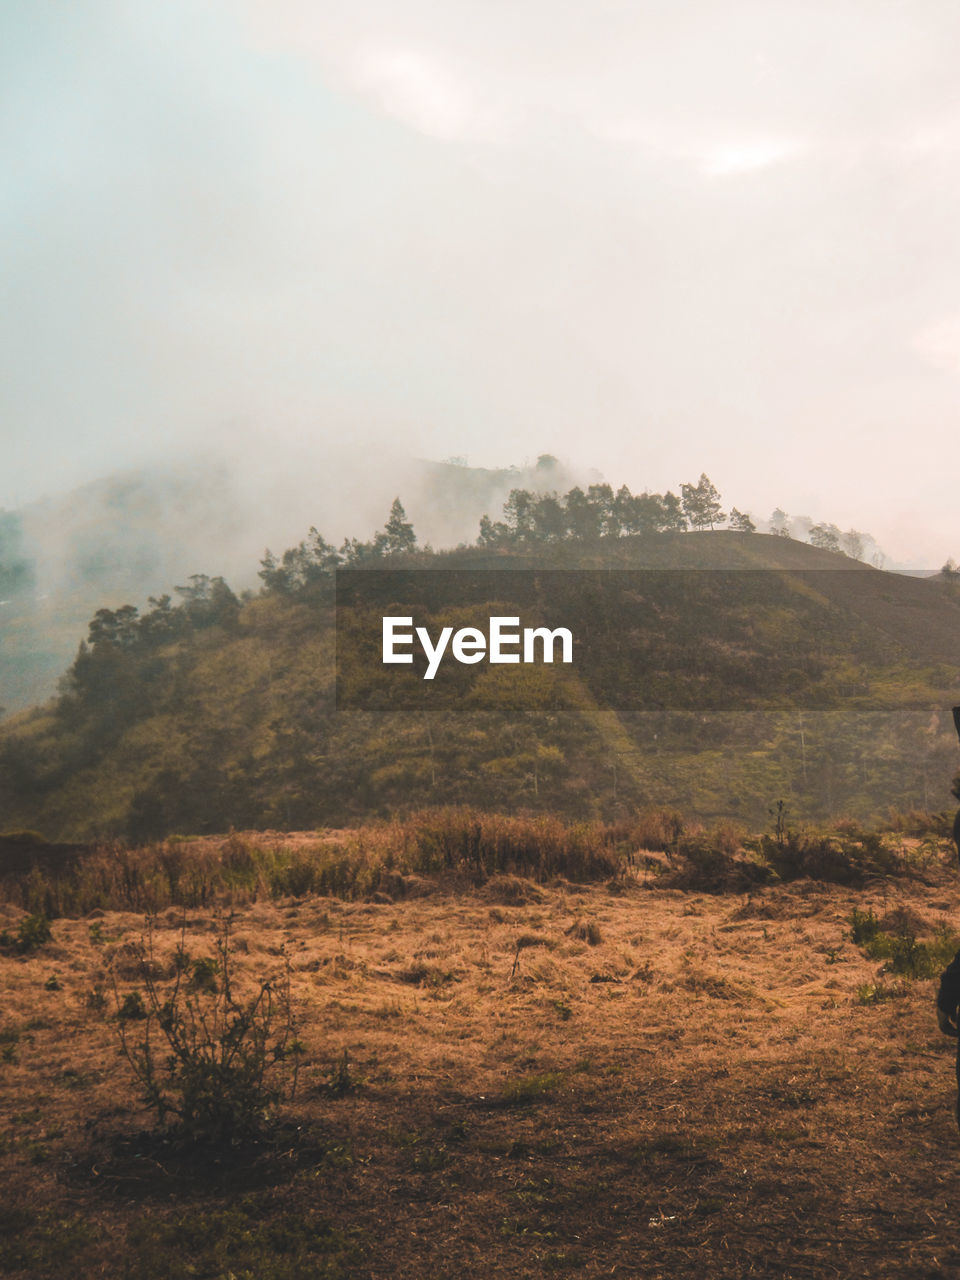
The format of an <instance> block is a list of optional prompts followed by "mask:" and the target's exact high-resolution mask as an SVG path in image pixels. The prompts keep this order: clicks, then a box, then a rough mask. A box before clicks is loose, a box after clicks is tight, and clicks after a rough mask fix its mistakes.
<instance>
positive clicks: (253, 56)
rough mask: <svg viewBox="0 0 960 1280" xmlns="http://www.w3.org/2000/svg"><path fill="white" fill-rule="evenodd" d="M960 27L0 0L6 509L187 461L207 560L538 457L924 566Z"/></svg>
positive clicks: (959, 122)
mask: <svg viewBox="0 0 960 1280" xmlns="http://www.w3.org/2000/svg"><path fill="white" fill-rule="evenodd" d="M958 23H960V14H958V12H957V11H956V9H955V7H954V6H951V5H949V4H947V3H945V2H943V3H940V2H938V3H929V2H927V3H918V4H915V5H912V6H910V7H909V8H908V7H906V6H903V5H901V4H895V3H892V2H880V3H876V2H872V3H870V4H866V3H850V4H846V5H844V6H841V7H838V6H828V5H825V4H809V3H800V2H799V0H796V2H795V3H789V2H787V3H783V4H778V5H769V4H759V3H741V2H739V0H738V2H733V3H723V4H720V5H717V4H710V5H706V4H695V3H690V4H684V5H682V6H674V7H673V8H672V9H670V8H665V7H664V6H662V5H655V4H653V3H628V2H626V0H607V2H603V3H598V4H595V5H590V6H585V5H582V4H573V3H569V2H563V0H560V2H558V0H551V3H549V4H547V3H546V2H545V0H517V3H514V4H512V5H509V6H506V5H498V4H490V3H489V0H487V2H486V3H480V2H479V0H446V3H444V4H442V5H441V4H438V3H429V2H427V0H410V2H409V3H405V4H403V5H395V4H388V3H386V0H382V2H374V0H351V3H349V4H347V3H339V2H337V3H334V2H332V0H318V2H316V3H311V4H306V3H301V2H299V0H271V3H270V4H267V3H254V2H253V0H251V2H249V3H245V4H241V3H230V4H227V3H225V2H223V3H217V2H215V0H211V2H203V0H167V2H165V3H164V4H162V5H156V4H148V3H146V0H121V2H111V3H107V2H106V0H87V3H84V4H83V5H81V6H50V5H44V4H35V3H31V2H29V0H11V3H8V4H6V5H4V6H3V11H2V15H0V85H2V88H0V94H2V100H0V145H2V147H3V152H4V172H5V180H4V184H3V189H2V192H0V237H2V242H3V249H4V253H3V263H4V266H3V285H4V288H3V297H4V299H5V302H4V306H3V311H2V316H0V351H2V355H0V360H2V362H3V368H2V377H0V386H2V391H0V422H2V424H3V425H2V426H0V433H2V441H0V442H2V446H3V450H2V458H3V462H2V466H0V506H2V507H6V508H21V507H23V508H26V507H28V506H31V505H32V504H35V503H36V502H37V501H39V500H40V499H42V498H43V497H44V496H45V495H46V496H47V497H49V498H51V500H52V499H53V498H54V497H55V495H57V494H64V493H66V492H68V491H70V490H72V489H74V488H75V487H76V486H79V485H84V484H88V483H90V482H93V481H95V480H97V479H98V478H99V477H103V476H108V475H113V474H115V473H117V472H123V471H124V470H127V469H129V468H135V467H141V466H149V467H151V468H161V469H162V468H163V467H174V468H179V467H181V466H187V467H188V468H189V465H190V463H189V459H190V458H194V457H196V456H197V452H198V450H199V451H201V452H202V451H207V454H210V453H212V454H213V455H214V456H215V457H217V458H219V459H223V460H224V464H225V465H226V466H227V467H228V470H229V473H230V476H231V481H230V484H231V485H232V486H234V487H235V489H236V492H237V493H238V494H239V495H240V496H241V498H242V502H241V506H240V512H241V514H240V515H239V516H238V517H237V523H236V526H235V528H234V529H233V531H232V533H230V534H229V537H228V541H229V539H230V538H232V539H233V543H232V545H233V548H234V552H235V555H234V556H233V558H232V560H231V563H230V564H224V566H223V569H224V571H226V572H228V573H229V572H230V571H231V570H233V569H234V568H235V565H239V563H240V562H241V561H243V562H245V563H246V562H248V552H249V551H250V550H251V549H253V548H256V549H257V550H258V551H262V547H261V546H260V545H259V544H260V542H261V541H262V539H263V537H264V535H265V534H267V533H270V537H271V539H272V538H273V536H274V535H273V533H271V532H270V531H271V530H273V531H276V541H277V543H278V544H280V543H282V541H283V540H284V538H286V539H287V540H288V541H289V540H293V541H295V540H296V539H297V538H299V537H300V536H302V535H303V532H305V526H308V525H309V524H319V525H326V526H327V527H326V528H325V530H324V531H325V532H327V536H329V537H333V538H338V537H339V536H341V534H342V533H346V532H351V533H352V532H354V531H355V532H357V533H358V534H364V533H366V532H369V530H370V528H371V527H375V526H377V525H379V524H380V523H382V519H383V515H384V514H385V513H383V512H382V510H381V509H380V508H381V506H382V499H383V497H385V496H387V497H392V496H393V494H394V493H395V492H397V491H400V490H402V489H403V488H404V487H405V486H404V485H401V484H400V483H399V481H400V480H401V479H403V478H404V477H405V476H407V475H408V474H409V473H410V468H414V469H415V463H414V461H413V460H415V459H418V458H419V459H423V458H434V459H442V458H444V457H447V456H449V455H459V456H465V457H467V458H468V459H469V460H470V462H471V463H473V464H476V465H479V466H485V467H498V466H500V467H502V466H507V465H509V464H512V463H522V462H523V461H524V460H525V459H535V458H536V456H537V455H538V454H539V453H542V452H551V453H555V454H558V455H561V456H563V457H564V458H566V459H568V460H569V463H570V466H571V468H572V472H573V473H577V474H580V473H583V474H586V473H587V472H588V471H589V470H590V469H592V468H595V469H596V470H598V471H599V472H601V473H603V474H604V475H605V476H606V478H608V479H609V480H611V481H612V482H613V483H614V484H619V483H622V482H626V483H628V484H629V485H630V486H631V487H632V488H633V489H635V490H642V489H644V488H647V487H649V488H651V489H654V490H663V489H666V488H668V487H672V488H676V487H677V485H678V484H679V483H680V482H681V481H682V480H684V479H695V478H696V477H697V476H698V475H699V474H700V472H701V471H706V472H707V473H708V474H709V475H710V477H711V479H712V480H713V481H714V483H715V484H717V485H718V487H719V488H720V490H721V492H722V493H723V494H724V496H725V499H726V501H727V502H728V504H730V503H732V504H735V505H736V506H738V507H739V508H740V509H741V510H749V511H751V512H753V513H754V515H755V516H757V517H763V516H765V515H768V514H769V512H770V511H771V510H772V508H773V507H774V506H780V507H782V508H783V509H784V510H786V511H789V512H803V513H806V514H808V515H809V516H810V517H811V518H812V519H814V520H827V521H832V522H834V523H836V524H837V525H839V526H840V527H841V528H848V527H851V526H855V527H857V528H860V529H867V530H869V531H870V532H871V533H873V534H874V536H875V537H876V538H877V540H878V541H879V543H880V544H881V545H882V546H883V547H884V549H885V550H887V551H888V553H889V554H890V555H891V556H892V557H893V558H894V559H895V560H897V561H899V562H901V563H909V564H913V565H918V566H924V565H925V566H928V567H937V566H939V565H940V564H941V563H942V562H943V561H944V560H945V559H946V557H947V556H948V555H954V556H958V555H960V546H958V544H957V540H956V532H955V528H954V520H953V518H952V493H951V484H952V475H951V472H952V468H951V467H950V466H949V465H948V459H949V457H950V454H949V452H948V445H949V444H951V443H952V437H953V425H954V411H955V410H954V406H955V404H956V399H957V394H958V390H960V311H958V304H957V297H958V290H957V283H958V280H957V277H958V268H960V246H958V243H957V238H956V234H955V228H956V225H957V221H958V213H960V208H958V204H960V170H958V166H957V158H958V152H960V97H958V88H957V79H956V74H955V68H956V54H957V50H958V36H960V32H958ZM185 460H186V461H185ZM310 467H315V468H316V469H317V472H318V476H317V481H316V486H315V488H314V487H312V486H311V485H310V484H309V483H308V482H307V481H308V479H309V478H310ZM321 473H322V474H321ZM381 481H382V484H381ZM314 499H316V501H315V500H314ZM407 501H408V507H410V508H415V499H414V494H413V491H412V490H411V494H410V495H409V497H408V499H407ZM197 502H198V503H199V502H200V495H197ZM411 514H414V515H417V516H418V517H419V520H418V526H419V527H422V528H424V529H427V530H429V528H430V524H431V518H430V513H429V511H421V512H419V513H418V512H416V511H415V509H414V510H412V511H411ZM325 516H328V517H329V519H328V520H327V519H325ZM191 519H194V520H196V521H199V522H200V523H201V524H202V519H203V513H202V511H199V510H198V511H196V512H193V514H192V516H191ZM434 524H435V525H436V528H434V529H433V531H432V532H431V536H432V537H434V538H439V537H441V536H442V537H446V536H448V535H452V534H453V533H454V532H455V530H453V529H451V528H448V527H447V526H446V525H444V522H443V521H442V520H440V519H439V518H438V519H436V520H435V521H434ZM48 532H49V535H50V539H51V541H50V544H49V545H50V547H51V548H53V547H55V545H56V544H55V532H56V531H54V530H52V529H51V530H49V531H48ZM60 532H61V535H62V536H63V537H65V538H66V537H67V531H66V528H65V527H64V528H63V529H61V531H60ZM222 532H224V531H223V530H220V531H219V533H222ZM219 533H218V538H217V540H216V542H217V546H218V547H219V543H220V540H219ZM211 538H212V534H211ZM212 545H213V543H212V542H211V548H212ZM44 554H45V555H47V552H46V551H45V552H44ZM65 554H66V553H65V552H64V555H65ZM58 555H59V553H58V552H56V551H55V550H51V551H50V552H49V571H50V572H51V573H55V572H56V564H57V561H58ZM211 558H213V557H211ZM197 567H198V568H201V569H206V568H207V565H202V566H200V565H198V566H197ZM218 567H219V566H217V565H215V564H211V565H210V566H209V570H210V571H217V570H218Z"/></svg>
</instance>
